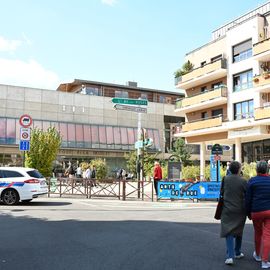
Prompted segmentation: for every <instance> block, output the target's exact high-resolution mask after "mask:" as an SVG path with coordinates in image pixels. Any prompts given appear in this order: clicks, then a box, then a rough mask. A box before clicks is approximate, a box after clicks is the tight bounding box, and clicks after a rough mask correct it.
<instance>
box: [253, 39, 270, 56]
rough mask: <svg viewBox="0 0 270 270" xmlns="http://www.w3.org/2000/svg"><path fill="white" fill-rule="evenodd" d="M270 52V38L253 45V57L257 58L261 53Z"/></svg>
mask: <svg viewBox="0 0 270 270" xmlns="http://www.w3.org/2000/svg"><path fill="white" fill-rule="evenodd" d="M267 51H269V52H270V38H267V39H265V40H262V41H260V42H258V43H255V44H253V55H254V56H256V55H258V54H260V53H264V52H267Z"/></svg>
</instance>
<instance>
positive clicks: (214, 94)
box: [175, 86, 227, 109]
mask: <svg viewBox="0 0 270 270" xmlns="http://www.w3.org/2000/svg"><path fill="white" fill-rule="evenodd" d="M220 97H227V87H226V86H221V87H219V88H214V89H211V90H209V91H205V92H203V93H199V94H197V95H194V96H190V97H186V98H184V99H179V100H177V101H176V103H175V109H181V108H184V107H187V106H192V105H196V104H200V103H202V102H205V101H208V100H215V99H217V98H220Z"/></svg>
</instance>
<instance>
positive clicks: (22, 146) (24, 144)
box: [19, 141, 30, 151]
mask: <svg viewBox="0 0 270 270" xmlns="http://www.w3.org/2000/svg"><path fill="white" fill-rule="evenodd" d="M19 147H20V151H29V150H30V141H20V146H19Z"/></svg>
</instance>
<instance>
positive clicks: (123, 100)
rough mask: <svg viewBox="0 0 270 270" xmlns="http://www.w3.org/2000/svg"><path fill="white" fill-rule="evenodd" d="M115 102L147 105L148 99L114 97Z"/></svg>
mask: <svg viewBox="0 0 270 270" xmlns="http://www.w3.org/2000/svg"><path fill="white" fill-rule="evenodd" d="M112 102H113V103H118V104H128V105H144V106H147V104H148V100H147V99H131V98H113V99H112Z"/></svg>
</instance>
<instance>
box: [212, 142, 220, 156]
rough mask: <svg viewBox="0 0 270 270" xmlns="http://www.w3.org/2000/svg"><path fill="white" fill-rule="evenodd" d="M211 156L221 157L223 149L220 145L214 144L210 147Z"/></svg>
mask: <svg viewBox="0 0 270 270" xmlns="http://www.w3.org/2000/svg"><path fill="white" fill-rule="evenodd" d="M211 154H212V155H223V149H222V146H221V145H220V144H217V143H216V144H214V145H213V146H212V150H211Z"/></svg>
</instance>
